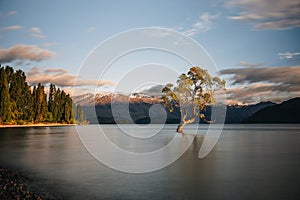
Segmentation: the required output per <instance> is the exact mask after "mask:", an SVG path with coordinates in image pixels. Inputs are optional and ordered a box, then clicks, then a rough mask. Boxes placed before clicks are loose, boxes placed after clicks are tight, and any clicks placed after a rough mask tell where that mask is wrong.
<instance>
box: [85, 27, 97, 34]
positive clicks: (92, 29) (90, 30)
mask: <svg viewBox="0 0 300 200" xmlns="http://www.w3.org/2000/svg"><path fill="white" fill-rule="evenodd" d="M95 30H96V27H94V26H91V27H89V28H88V29H87V30H86V31H87V32H88V33H91V32H94V31H95Z"/></svg>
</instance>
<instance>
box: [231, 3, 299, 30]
mask: <svg viewBox="0 0 300 200" xmlns="http://www.w3.org/2000/svg"><path fill="white" fill-rule="evenodd" d="M226 5H227V6H228V7H236V8H239V9H240V12H239V13H238V15H235V16H230V17H229V18H230V19H232V20H238V21H245V22H250V23H252V24H253V28H254V29H256V30H285V29H292V28H296V27H300V12H299V7H300V1H299V0H289V1H282V0H264V1H260V0H230V1H228V2H227V3H226Z"/></svg>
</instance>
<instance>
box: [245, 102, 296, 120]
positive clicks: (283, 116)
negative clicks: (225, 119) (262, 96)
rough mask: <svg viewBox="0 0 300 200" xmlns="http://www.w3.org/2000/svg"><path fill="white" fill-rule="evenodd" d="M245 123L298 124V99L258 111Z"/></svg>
mask: <svg viewBox="0 0 300 200" xmlns="http://www.w3.org/2000/svg"><path fill="white" fill-rule="evenodd" d="M244 122H245V123H300V97H297V98H293V99H290V100H288V101H285V102H283V103H281V104H278V105H275V106H271V107H266V108H264V109H261V110H259V111H258V112H256V113H255V114H253V115H252V116H250V117H248V118H247V119H245V120H244Z"/></svg>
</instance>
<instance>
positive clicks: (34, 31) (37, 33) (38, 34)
mask: <svg viewBox="0 0 300 200" xmlns="http://www.w3.org/2000/svg"><path fill="white" fill-rule="evenodd" d="M30 32H31V33H30V34H29V36H30V37H33V38H38V39H45V38H47V36H45V35H44V34H43V33H42V30H41V29H40V28H39V27H32V28H31V29H30Z"/></svg>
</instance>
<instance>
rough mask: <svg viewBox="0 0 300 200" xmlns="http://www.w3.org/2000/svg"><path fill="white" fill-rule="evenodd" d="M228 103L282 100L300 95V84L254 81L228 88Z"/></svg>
mask: <svg viewBox="0 0 300 200" xmlns="http://www.w3.org/2000/svg"><path fill="white" fill-rule="evenodd" d="M226 94H227V99H226V101H227V103H228V104H245V103H246V104H252V103H258V102H261V101H272V102H278V103H279V102H282V101H285V100H288V99H290V98H293V97H297V96H300V86H297V85H282V84H278V85H276V84H271V83H253V84H249V85H247V86H245V87H243V86H240V87H233V88H228V89H227V90H226Z"/></svg>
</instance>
